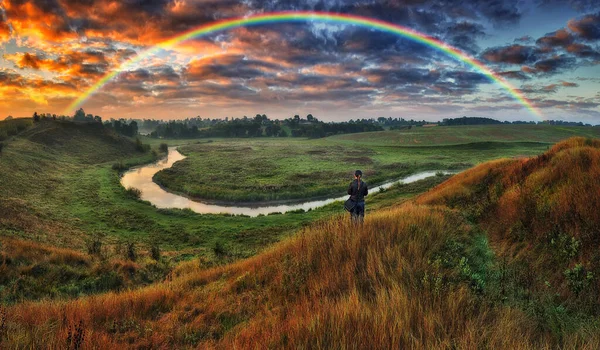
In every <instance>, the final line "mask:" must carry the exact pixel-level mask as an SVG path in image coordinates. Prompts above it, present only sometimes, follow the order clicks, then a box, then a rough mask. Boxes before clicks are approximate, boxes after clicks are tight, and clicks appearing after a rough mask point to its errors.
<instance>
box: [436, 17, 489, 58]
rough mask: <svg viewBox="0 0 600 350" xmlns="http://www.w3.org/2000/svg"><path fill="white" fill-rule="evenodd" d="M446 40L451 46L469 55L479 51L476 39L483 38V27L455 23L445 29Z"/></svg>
mask: <svg viewBox="0 0 600 350" xmlns="http://www.w3.org/2000/svg"><path fill="white" fill-rule="evenodd" d="M446 33H447V35H446V40H445V41H447V42H449V43H450V44H451V45H453V46H455V47H458V48H460V49H462V50H464V51H467V52H469V53H471V54H475V53H477V52H478V51H479V46H478V45H477V39H479V38H481V37H484V36H485V31H484V27H483V26H482V25H481V24H479V23H473V22H457V23H454V24H451V25H450V26H449V27H448V28H447V29H446Z"/></svg>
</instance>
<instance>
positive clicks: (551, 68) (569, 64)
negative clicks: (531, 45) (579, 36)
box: [533, 55, 577, 74]
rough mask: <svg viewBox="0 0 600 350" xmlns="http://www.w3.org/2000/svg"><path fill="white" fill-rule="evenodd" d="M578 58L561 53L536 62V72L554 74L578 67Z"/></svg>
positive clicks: (534, 67) (534, 70)
mask: <svg viewBox="0 0 600 350" xmlns="http://www.w3.org/2000/svg"><path fill="white" fill-rule="evenodd" d="M576 62H577V60H576V59H575V58H573V57H569V56H567V55H560V56H555V57H551V58H548V59H544V60H540V61H537V62H535V64H534V65H533V72H534V73H544V74H552V73H558V72H561V71H564V70H568V69H574V68H575V67H576V65H575V64H576Z"/></svg>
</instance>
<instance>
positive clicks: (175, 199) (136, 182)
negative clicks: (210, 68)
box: [121, 147, 436, 216]
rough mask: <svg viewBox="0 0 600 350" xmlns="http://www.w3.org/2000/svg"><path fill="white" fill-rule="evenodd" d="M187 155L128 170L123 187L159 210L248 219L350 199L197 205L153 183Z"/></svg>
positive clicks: (172, 155)
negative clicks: (158, 174) (246, 205)
mask: <svg viewBox="0 0 600 350" xmlns="http://www.w3.org/2000/svg"><path fill="white" fill-rule="evenodd" d="M184 158H185V156H184V155H182V154H181V153H179V152H178V151H177V150H176V149H175V147H171V148H169V155H168V157H167V158H165V159H162V160H160V161H158V162H156V163H154V164H150V165H145V166H142V167H139V168H133V169H131V170H129V171H127V172H126V173H125V174H124V175H123V177H122V178H121V184H122V185H123V186H124V187H125V188H129V187H134V188H137V189H139V190H141V191H142V197H141V198H142V200H145V201H148V202H150V203H152V204H154V205H155V206H156V207H157V208H179V209H185V208H189V209H191V210H193V211H195V212H196V213H200V214H218V213H228V214H236V215H239V214H244V215H249V216H257V215H259V214H265V215H266V214H269V213H276V212H280V213H285V212H288V211H292V210H297V209H304V210H308V209H315V208H319V207H322V206H324V205H327V204H329V203H333V202H336V201H343V200H346V199H347V198H348V195H344V196H341V197H336V198H330V199H324V200H315V201H308V202H304V203H297V204H282V205H269V206H253V207H243V206H225V205H216V204H207V203H201V202H195V201H192V200H191V199H188V198H185V197H183V196H180V195H177V194H174V193H169V192H167V191H165V190H163V189H162V188H160V186H158V185H157V184H156V183H154V181H152V177H153V176H154V174H156V173H157V172H159V171H161V170H163V169H166V168H170V167H171V166H172V165H173V164H174V163H175V162H178V161H180V160H182V159H184ZM435 173H436V172H435V171H425V172H421V173H417V174H414V175H411V176H408V177H405V178H403V179H400V180H398V181H392V182H388V183H386V184H383V185H381V186H377V187H373V188H371V189H370V190H369V191H371V192H375V191H378V190H379V189H380V188H384V189H385V188H389V187H391V186H392V185H394V184H396V183H398V182H403V183H410V182H415V181H418V180H422V179H425V178H427V177H430V176H434V175H435ZM257 205H260V203H257Z"/></svg>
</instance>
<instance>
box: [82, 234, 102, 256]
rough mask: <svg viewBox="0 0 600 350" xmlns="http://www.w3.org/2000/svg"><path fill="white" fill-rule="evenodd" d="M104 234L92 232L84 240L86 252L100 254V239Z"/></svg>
mask: <svg viewBox="0 0 600 350" xmlns="http://www.w3.org/2000/svg"><path fill="white" fill-rule="evenodd" d="M104 237H105V235H104V234H102V233H94V234H92V236H91V237H90V238H89V239H88V240H87V241H86V242H85V243H86V244H85V245H86V248H87V252H88V254H90V255H98V256H100V255H101V254H102V241H103V239H104Z"/></svg>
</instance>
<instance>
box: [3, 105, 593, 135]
mask: <svg viewBox="0 0 600 350" xmlns="http://www.w3.org/2000/svg"><path fill="white" fill-rule="evenodd" d="M10 119H12V117H10V116H9V117H8V118H7V120H10ZM32 119H33V122H39V121H43V120H47V119H53V120H63V121H67V120H69V121H73V122H79V123H97V124H98V125H102V126H103V127H108V128H112V129H114V130H115V131H116V132H117V133H119V134H122V135H125V136H129V137H135V136H137V135H139V134H144V135H148V136H150V137H153V138H208V137H242V138H243V137H308V138H321V137H326V136H331V135H337V134H351V133H358V132H366V131H382V130H402V129H410V128H412V127H421V126H424V125H427V126H435V125H440V126H459V125H490V124H550V125H565V126H591V125H590V124H584V123H582V122H567V121H561V120H547V121H543V122H535V121H512V122H509V121H504V122H503V121H499V120H496V119H491V118H480V117H466V116H464V117H461V118H447V119H443V120H442V121H440V122H429V121H425V120H421V121H419V120H414V119H410V120H407V119H404V118H391V117H388V118H385V117H379V118H377V119H373V118H370V119H356V120H352V119H351V120H349V121H347V122H323V121H320V120H318V119H317V118H316V117H314V116H313V115H312V114H308V115H307V116H306V118H302V117H300V116H299V115H295V116H293V117H292V118H288V119H284V120H278V119H275V120H272V119H269V118H268V117H267V116H266V115H265V114H257V115H256V116H255V117H253V118H249V117H246V116H244V117H243V118H225V119H210V118H201V117H199V116H198V117H195V118H187V119H182V120H172V121H164V120H156V119H110V120H105V121H103V120H102V117H100V116H98V115H92V114H86V113H85V111H84V110H83V109H82V108H80V109H79V110H77V112H75V114H74V115H73V116H65V115H60V116H59V115H56V114H49V113H42V114H38V113H37V112H35V113H34V114H33V118H32ZM9 132H10V131H7V130H2V129H0V141H1V140H2V138H3V136H4V138H5V137H6V136H7V135H4V134H9Z"/></svg>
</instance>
